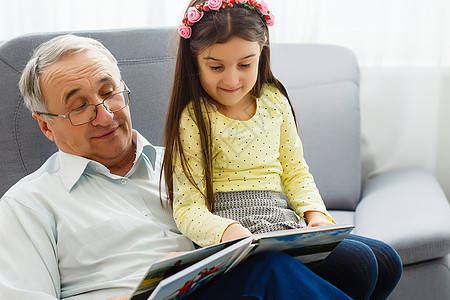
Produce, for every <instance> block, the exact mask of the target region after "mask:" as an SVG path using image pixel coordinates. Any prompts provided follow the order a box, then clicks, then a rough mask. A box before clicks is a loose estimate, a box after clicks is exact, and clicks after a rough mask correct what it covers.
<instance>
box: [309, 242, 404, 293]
mask: <svg viewBox="0 0 450 300" xmlns="http://www.w3.org/2000/svg"><path fill="white" fill-rule="evenodd" d="M402 270H403V268H402V261H401V259H400V257H399V256H398V254H397V252H396V251H395V250H394V249H393V248H392V247H390V246H389V245H387V244H385V243H383V242H381V241H378V240H374V239H370V238H366V237H362V236H358V235H354V234H350V235H349V236H348V237H347V238H346V239H344V240H343V241H342V242H341V243H340V244H339V245H338V246H337V247H336V248H335V249H334V250H333V251H332V252H331V254H330V255H328V257H327V258H326V259H325V260H324V261H323V262H322V263H320V264H319V265H318V266H317V267H316V268H315V269H314V273H316V274H317V275H319V276H320V277H322V278H324V279H325V280H327V281H328V282H330V283H332V284H333V285H335V286H336V287H338V288H339V289H341V290H342V291H344V292H345V293H346V294H347V295H349V296H350V297H352V298H353V299H357V300H359V299H386V298H387V297H388V296H389V294H390V293H391V292H392V291H393V290H394V288H395V286H396V285H397V283H398V281H399V280H400V277H401V275H402Z"/></svg>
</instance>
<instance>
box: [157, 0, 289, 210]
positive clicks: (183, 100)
mask: <svg viewBox="0 0 450 300" xmlns="http://www.w3.org/2000/svg"><path fill="white" fill-rule="evenodd" d="M202 2H204V0H203V1H202V0H193V1H191V3H190V4H189V6H188V8H189V7H192V6H196V5H198V4H200V3H202ZM234 37H238V38H241V39H243V40H246V41H250V42H258V43H259V44H260V45H261V47H262V51H261V55H260V58H259V66H258V77H257V80H256V84H255V86H254V88H253V90H252V93H253V96H255V97H259V96H260V95H261V87H262V85H263V84H265V83H268V84H272V85H274V86H276V87H277V88H278V89H279V90H280V91H281V92H282V93H283V94H284V95H285V96H286V97H287V99H288V100H289V97H288V94H287V92H286V89H285V87H284V86H283V84H282V83H281V82H280V81H278V79H276V78H275V76H274V75H273V74H272V70H271V68H270V46H269V45H270V43H269V31H268V28H267V25H266V23H265V21H264V19H263V18H262V16H261V15H260V14H259V13H258V12H257V11H252V10H250V9H248V8H244V7H239V6H235V7H232V8H221V9H220V10H218V11H208V12H206V13H204V15H203V17H202V19H201V20H200V21H199V22H197V23H195V24H194V25H192V35H191V37H190V38H189V39H184V38H181V37H180V40H179V45H178V52H177V60H176V65H175V76H174V84H173V90H172V94H171V99H170V103H169V108H168V112H167V117H166V123H165V126H166V127H165V131H164V141H165V143H164V146H165V154H164V159H163V171H162V172H163V174H164V179H165V183H166V188H167V197H168V201H169V204H170V206H171V207H173V200H174V193H173V175H174V168H175V165H174V164H175V163H176V162H180V163H181V167H182V170H183V172H185V174H186V177H187V178H188V180H189V181H190V182H191V184H192V185H193V186H195V187H196V188H197V189H198V190H199V191H200V192H201V193H202V194H203V196H204V197H205V203H206V205H207V207H208V209H209V210H210V211H213V207H214V205H213V204H214V193H213V174H212V169H213V168H212V143H211V129H210V128H211V126H210V121H209V119H208V118H205V116H204V115H203V113H202V111H204V109H203V110H202V106H204V103H203V102H202V100H201V99H211V97H210V96H209V95H208V94H207V93H206V92H205V91H204V90H203V88H202V86H201V84H200V79H199V72H198V68H197V56H198V55H199V54H200V53H201V52H202V51H203V50H204V49H206V48H208V47H209V46H212V45H214V44H217V43H226V42H227V41H229V40H231V39H232V38H234ZM191 101H192V103H193V114H194V115H193V116H191V117H192V118H193V120H194V121H195V122H196V123H197V126H198V129H199V132H200V141H201V149H202V156H201V157H202V159H203V165H204V176H205V181H204V182H205V187H206V189H205V191H202V190H201V189H200V188H199V186H198V184H197V183H196V182H195V181H194V179H193V178H192V176H191V171H190V168H189V163H188V162H187V159H186V157H185V155H184V152H183V145H182V144H181V139H180V119H181V114H182V112H183V110H184V109H185V107H186V106H187V105H188V103H189V102H191ZM291 107H292V105H291ZM293 113H294V112H293ZM294 118H295V114H294ZM161 176H162V174H161Z"/></svg>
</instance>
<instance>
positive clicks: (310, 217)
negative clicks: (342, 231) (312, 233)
mask: <svg viewBox="0 0 450 300" xmlns="http://www.w3.org/2000/svg"><path fill="white" fill-rule="evenodd" d="M305 219H306V222H307V223H308V227H316V226H324V225H334V223H333V222H331V221H330V220H328V218H327V216H326V215H325V214H323V213H321V212H320V211H307V212H305Z"/></svg>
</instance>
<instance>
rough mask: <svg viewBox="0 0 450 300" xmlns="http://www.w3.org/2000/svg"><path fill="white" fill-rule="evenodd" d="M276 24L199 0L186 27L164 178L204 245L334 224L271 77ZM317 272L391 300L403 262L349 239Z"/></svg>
mask: <svg viewBox="0 0 450 300" xmlns="http://www.w3.org/2000/svg"><path fill="white" fill-rule="evenodd" d="M203 1H204V0H203ZM273 23H274V16H273V15H272V14H271V13H270V11H269V10H268V7H267V4H266V3H264V2H263V1H260V0H231V1H222V0H209V1H206V2H202V0H195V1H191V3H190V4H189V7H188V9H187V13H186V17H185V18H184V20H183V22H182V25H180V27H179V33H180V35H181V38H180V43H179V48H178V54H177V62H176V67H175V74H176V75H175V81H174V86H173V92H172V98H171V103H170V105H169V110H168V115H167V121H166V132H165V146H166V152H165V157H164V162H163V167H164V177H165V181H166V185H167V186H166V187H167V191H168V197H169V202H170V203H171V204H172V206H173V214H174V218H175V221H176V223H177V225H178V228H179V229H180V231H181V232H182V233H184V234H185V235H187V236H188V237H189V238H190V239H191V240H193V241H194V242H195V243H197V244H198V245H201V246H207V245H211V244H215V243H219V242H223V241H228V240H231V239H235V238H238V237H243V236H247V235H250V234H251V233H259V232H265V231H272V230H280V229H290V228H298V227H303V226H320V225H329V224H333V223H334V221H333V219H332V217H331V216H330V214H329V213H328V212H327V210H326V208H325V206H324V203H323V201H322V199H321V197H320V195H319V192H318V190H317V188H316V186H315V184H314V180H313V178H312V176H311V174H310V173H309V172H308V167H307V165H306V163H305V161H304V159H303V152H302V145H301V141H300V138H299V136H298V134H297V127H296V121H295V116H294V112H293V110H292V107H291V104H290V101H289V97H288V94H287V92H286V89H285V88H284V86H283V85H282V84H281V83H280V82H279V81H278V80H277V79H276V78H275V77H274V75H273V74H272V71H271V69H270V47H269V32H268V26H271V25H273ZM281 192H284V193H285V194H286V196H287V198H288V200H289V204H290V206H291V207H292V209H290V208H288V207H287V203H286V201H285V200H284V199H282V198H281V197H280V193H281ZM314 272H315V273H316V274H318V275H319V276H321V277H322V278H324V279H326V280H327V281H329V282H330V283H332V284H334V285H335V286H337V287H338V288H340V289H341V290H343V291H344V292H345V293H347V294H348V295H350V296H351V297H352V298H354V299H368V298H369V297H372V298H371V299H385V298H386V297H387V296H388V295H389V294H390V293H391V291H392V290H393V289H394V287H395V285H396V284H397V282H398V280H399V278H400V276H401V273H402V264H401V260H400V258H399V256H398V254H397V253H396V252H395V250H394V249H392V247H390V246H389V245H386V244H385V243H382V242H380V241H376V240H373V239H369V238H365V237H359V236H355V235H349V237H347V238H346V239H345V240H344V241H342V242H341V243H340V244H339V245H338V246H337V247H336V248H335V250H334V251H333V252H332V253H331V254H330V255H329V256H328V257H327V258H326V259H325V260H324V261H323V262H322V263H321V264H320V265H319V266H318V267H317V268H316V269H315V270H314Z"/></svg>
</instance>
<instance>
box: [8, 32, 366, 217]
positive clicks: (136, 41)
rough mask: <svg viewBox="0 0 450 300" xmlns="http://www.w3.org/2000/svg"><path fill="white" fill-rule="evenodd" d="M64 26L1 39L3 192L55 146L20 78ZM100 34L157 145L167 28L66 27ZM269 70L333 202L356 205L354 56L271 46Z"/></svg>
mask: <svg viewBox="0 0 450 300" xmlns="http://www.w3.org/2000/svg"><path fill="white" fill-rule="evenodd" d="M63 33H66V32H56V33H44V34H31V35H25V36H20V37H17V38H15V39H12V40H9V41H5V42H4V43H3V44H1V45H0V128H2V130H1V132H0V153H1V162H2V163H1V166H2V167H3V170H2V172H1V173H0V194H3V193H4V192H5V191H6V190H7V189H8V188H9V187H10V186H12V185H13V184H14V183H15V182H17V181H18V180H19V179H20V178H22V177H24V176H25V175H27V174H29V173H31V172H33V171H34V170H36V169H37V168H38V167H39V166H40V165H41V164H42V163H43V162H44V161H45V160H46V159H47V158H48V157H49V156H50V155H51V154H52V153H54V152H55V151H56V150H57V149H56V147H55V145H54V144H53V143H52V142H50V141H48V140H47V139H46V138H45V136H44V135H43V134H42V133H41V131H40V129H39V127H38V126H37V123H36V121H35V120H34V119H33V118H32V117H31V113H30V112H29V110H28V109H27V108H26V107H25V106H24V103H23V100H22V98H21V96H20V93H19V90H18V87H17V83H18V81H19V78H20V74H21V72H22V70H23V68H24V66H25V64H26V62H27V61H28V59H29V58H30V56H31V54H32V52H33V50H34V48H35V47H37V46H38V45H40V44H41V43H42V42H44V41H46V40H49V39H51V38H52V37H54V36H57V35H60V34H63ZM71 33H73V34H77V35H83V36H89V37H92V38H94V39H98V40H100V41H101V42H102V43H103V44H104V45H105V46H106V47H107V48H108V49H109V50H110V51H111V52H112V54H113V55H114V56H115V57H116V58H117V60H118V63H119V67H120V69H121V72H122V77H123V79H124V81H125V82H126V83H127V85H128V87H129V88H130V90H131V104H130V107H131V114H132V120H133V127H134V128H135V129H137V130H139V132H141V133H142V134H143V135H144V136H145V137H146V138H147V139H149V141H150V142H152V143H153V144H155V145H161V141H162V134H163V128H164V121H165V112H166V109H167V103H168V98H169V93H170V88H171V82H172V80H173V67H174V62H175V60H174V55H175V52H176V50H175V49H176V43H177V39H178V37H177V35H176V32H175V31H174V30H173V29H172V28H164V29H163V28H159V29H148V28H141V29H121V30H100V31H81V32H71ZM272 65H273V71H274V73H275V75H276V76H277V77H279V79H280V80H281V81H282V82H283V83H284V84H285V86H286V87H287V89H288V91H289V93H290V96H291V100H292V102H293V105H294V107H295V110H296V113H297V119H298V121H299V124H300V127H301V130H302V133H303V137H304V148H305V156H306V159H307V161H308V164H309V165H310V168H311V172H312V173H313V175H314V176H315V179H316V182H317V185H318V187H319V189H320V190H321V193H322V195H323V197H324V200H325V202H327V205H328V207H329V208H331V209H343V210H351V209H354V208H355V206H356V204H357V202H358V200H359V193H360V177H361V175H360V154H359V151H360V150H359V149H360V148H359V106H358V103H359V101H358V77H359V76H358V67H357V64H356V60H355V58H354V55H353V54H352V53H351V52H350V51H348V50H346V49H343V48H340V47H335V46H325V45H273V47H272Z"/></svg>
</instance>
